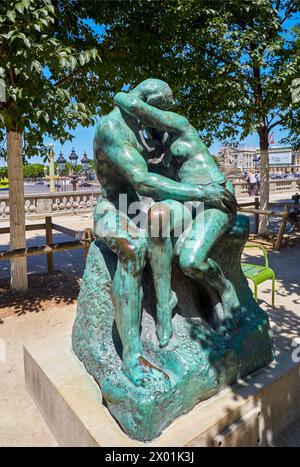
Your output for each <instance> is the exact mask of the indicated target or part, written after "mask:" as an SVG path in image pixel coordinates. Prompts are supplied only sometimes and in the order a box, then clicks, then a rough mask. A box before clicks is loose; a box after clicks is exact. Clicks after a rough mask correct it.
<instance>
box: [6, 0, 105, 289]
mask: <svg viewBox="0 0 300 467" xmlns="http://www.w3.org/2000/svg"><path fill="white" fill-rule="evenodd" d="M72 3H73V2H72V1H71V0H70V1H62V2H60V1H58V2H54V1H53V2H51V0H21V1H18V2H15V1H13V0H6V1H5V2H1V3H0V54H1V67H0V78H1V79H2V80H3V81H4V83H5V86H6V102H4V103H2V104H0V106H1V112H0V127H1V130H0V142H1V140H2V142H3V140H4V138H5V137H6V144H7V150H6V154H7V166H8V178H9V202H10V246H11V248H12V249H14V248H23V247H25V245H26V240H25V213H24V188H23V155H24V153H25V154H26V155H27V156H29V157H30V156H31V155H34V154H38V153H39V154H42V155H44V156H46V149H47V148H46V147H45V145H44V143H43V137H44V135H48V136H50V137H52V138H53V139H59V140H60V141H61V142H63V141H65V140H66V139H68V138H71V137H72V135H71V130H72V129H74V128H75V127H76V125H77V124H81V125H83V126H86V125H89V124H90V123H91V122H92V121H93V119H92V116H93V114H94V113H95V112H96V109H97V104H96V103H95V101H94V95H93V93H92V92H91V89H92V88H91V86H92V85H94V84H95V83H94V81H93V80H92V78H91V79H90V74H89V73H91V75H92V72H91V71H90V70H92V67H93V66H94V64H96V63H97V62H98V63H99V60H98V52H97V50H96V48H95V47H92V43H93V44H94V45H96V44H97V40H96V38H95V37H94V33H93V31H92V30H91V28H90V27H89V26H88V25H87V24H86V23H85V22H84V21H83V20H82V19H81V18H80V17H79V16H78V14H77V12H76V11H74V10H73V11H72V13H71V7H72ZM57 21H62V22H64V23H65V24H67V22H68V21H69V22H70V23H72V27H71V28H70V30H69V29H68V28H66V29H65V30H64V31H60V32H58V31H59V24H57ZM75 23H76V24H77V29H76V34H75V32H74V31H75V28H74V24H75ZM81 97H84V102H83V101H82V99H81ZM23 149H24V151H23ZM26 273H27V266H26V258H21V259H15V260H12V261H11V288H12V289H13V290H15V291H18V292H25V291H26V290H27V274H26Z"/></svg>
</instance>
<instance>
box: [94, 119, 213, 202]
mask: <svg viewBox="0 0 300 467" xmlns="http://www.w3.org/2000/svg"><path fill="white" fill-rule="evenodd" d="M102 131H103V127H102ZM94 148H95V151H96V154H97V151H98V150H101V151H104V152H105V154H106V156H107V157H108V159H109V161H110V162H111V163H112V164H113V165H114V166H115V167H117V168H118V170H119V172H120V173H122V174H123V175H124V176H125V177H126V178H127V180H128V182H129V183H131V184H132V186H133V188H134V189H135V190H136V191H137V193H139V194H140V195H144V196H151V197H153V198H154V199H156V200H164V199H175V200H177V201H182V202H184V201H203V202H205V201H208V195H207V193H206V190H205V189H204V188H202V187H197V186H193V185H190V184H185V183H179V182H176V181H173V180H171V179H169V178H167V177H163V176H161V175H159V174H155V173H151V172H149V171H148V167H147V164H146V162H145V160H144V158H143V157H142V156H141V155H140V153H139V152H138V151H137V149H136V148H134V147H133V146H132V145H130V144H129V143H124V142H123V141H122V139H121V138H120V139H119V138H118V136H117V129H116V128H114V127H113V126H112V125H111V123H110V122H107V127H106V128H105V134H103V133H102V136H101V141H100V140H98V137H97V135H96V137H95V140H94ZM96 158H97V156H96Z"/></svg>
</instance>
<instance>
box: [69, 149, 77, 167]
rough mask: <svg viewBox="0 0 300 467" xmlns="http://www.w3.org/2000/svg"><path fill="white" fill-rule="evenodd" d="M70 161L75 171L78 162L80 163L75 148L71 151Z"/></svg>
mask: <svg viewBox="0 0 300 467" xmlns="http://www.w3.org/2000/svg"><path fill="white" fill-rule="evenodd" d="M69 159H70V163H71V166H72V167H73V169H75V167H76V165H77V161H78V156H77V154H76V152H75V149H74V148H73V149H72V151H71V154H70V156H69Z"/></svg>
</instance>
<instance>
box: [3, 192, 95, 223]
mask: <svg viewBox="0 0 300 467" xmlns="http://www.w3.org/2000/svg"><path fill="white" fill-rule="evenodd" d="M99 194H100V188H99V187H97V188H95V189H94V190H80V191H65V192H57V193H35V194H27V195H26V194H25V206H24V207H25V213H26V216H27V217H30V216H34V215H39V214H41V215H43V214H53V215H55V214H57V213H67V212H75V211H76V212H78V211H84V210H92V209H93V207H94V206H95V204H96V201H97V198H98V196H99ZM8 218H9V198H8V193H6V194H1V193H0V220H1V219H4V220H5V219H8Z"/></svg>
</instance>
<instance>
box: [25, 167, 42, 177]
mask: <svg viewBox="0 0 300 467" xmlns="http://www.w3.org/2000/svg"><path fill="white" fill-rule="evenodd" d="M44 168H45V166H44V165H43V164H25V165H24V168H23V173H24V178H43V177H44V175H45V172H44Z"/></svg>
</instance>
